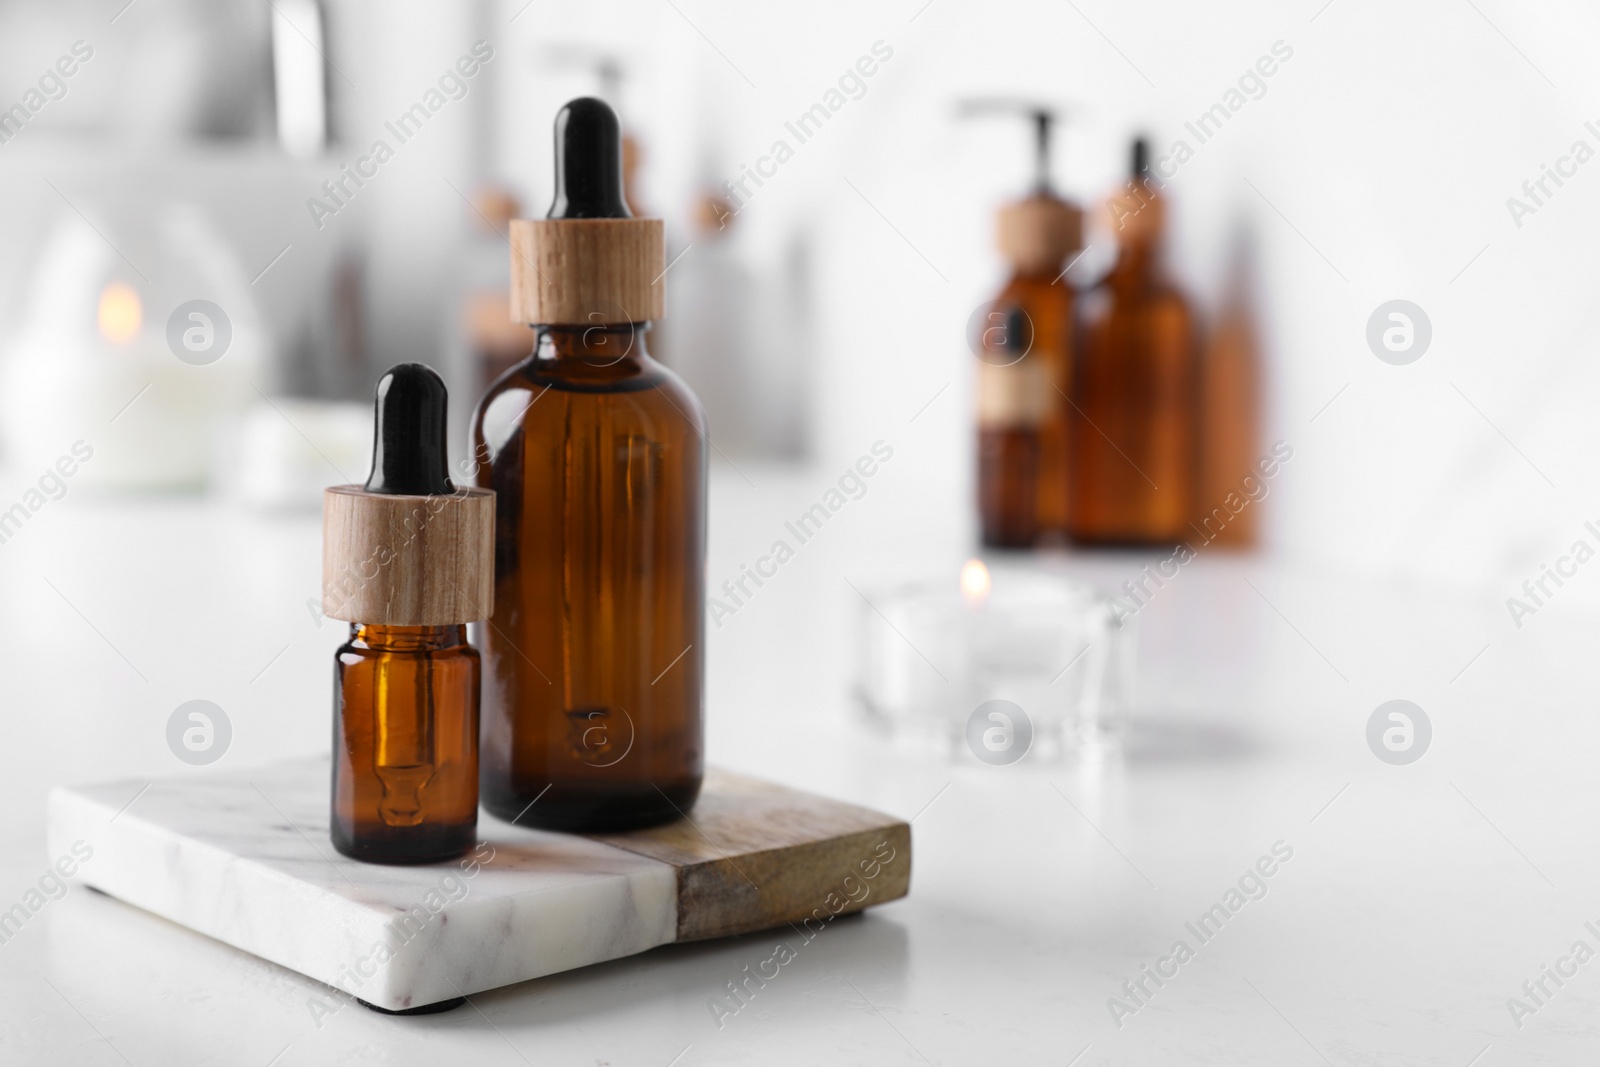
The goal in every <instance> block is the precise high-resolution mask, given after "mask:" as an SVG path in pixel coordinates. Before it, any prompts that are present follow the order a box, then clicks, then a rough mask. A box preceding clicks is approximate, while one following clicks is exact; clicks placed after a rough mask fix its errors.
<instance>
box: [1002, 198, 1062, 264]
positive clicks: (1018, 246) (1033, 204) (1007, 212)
mask: <svg viewBox="0 0 1600 1067" xmlns="http://www.w3.org/2000/svg"><path fill="white" fill-rule="evenodd" d="M995 243H996V244H997V245H998V246H999V248H1000V254H1001V255H1003V256H1005V257H1006V258H1007V259H1008V260H1010V261H1011V265H1012V266H1013V267H1015V268H1016V269H1017V270H1018V271H1019V272H1021V273H1024V274H1043V273H1047V272H1054V271H1056V270H1059V269H1060V267H1061V264H1062V263H1064V262H1065V261H1066V258H1067V257H1068V256H1070V255H1072V253H1074V252H1076V251H1077V250H1078V249H1080V248H1082V247H1083V212H1081V211H1079V210H1078V209H1077V208H1075V207H1073V206H1072V205H1071V204H1069V203H1067V202H1066V201H1065V200H1058V199H1056V198H1055V197H1053V196H1030V197H1028V198H1027V199H1026V200H1018V201H1016V202H1014V203H1010V204H1007V205H1006V206H1005V207H1003V208H1001V209H1000V218H999V228H998V232H997V234H996V242H995Z"/></svg>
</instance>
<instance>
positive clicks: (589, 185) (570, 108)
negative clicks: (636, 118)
mask: <svg viewBox="0 0 1600 1067" xmlns="http://www.w3.org/2000/svg"><path fill="white" fill-rule="evenodd" d="M548 217H549V218H552V219H630V218H632V217H633V214H632V212H630V211H629V210H628V204H627V202H626V201H625V200H623V198H622V124H621V123H620V122H618V121H617V113H616V112H615V111H612V110H611V107H610V105H608V104H607V103H606V102H605V101H604V100H597V99H596V98H594V97H592V96H580V97H578V98H577V99H576V100H569V101H568V102H567V105H566V106H565V107H563V108H562V109H561V110H560V111H558V112H556V196H555V199H554V200H553V201H552V202H551V204H550V214H549V216H548Z"/></svg>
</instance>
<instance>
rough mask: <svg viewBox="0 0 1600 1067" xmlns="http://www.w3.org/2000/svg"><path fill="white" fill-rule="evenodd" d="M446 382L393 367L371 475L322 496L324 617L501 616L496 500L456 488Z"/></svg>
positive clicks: (377, 424)
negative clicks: (362, 482) (362, 481)
mask: <svg viewBox="0 0 1600 1067" xmlns="http://www.w3.org/2000/svg"><path fill="white" fill-rule="evenodd" d="M448 399H449V396H448V394H447V392H446V391H445V387H444V382H443V381H442V380H440V378H439V376H438V375H437V374H435V373H434V372H433V370H432V369H430V368H428V367H425V366H423V365H422V364H420V363H402V364H400V365H399V366H397V367H391V368H390V369H389V371H388V372H387V373H386V374H384V376H383V377H382V378H380V379H379V380H378V387H377V390H376V393H375V396H374V405H373V407H374V413H373V425H374V438H373V451H372V473H371V474H370V475H369V476H368V478H367V482H366V484H365V485H335V486H330V487H329V488H327V489H324V490H323V491H322V611H323V614H325V615H327V616H328V617H330V618H334V619H343V620H345V621H346V622H356V623H366V624H376V625H382V626H447V625H451V624H454V623H462V622H470V621H472V620H474V619H483V618H487V617H488V615H489V613H490V612H491V611H493V610H494V492H493V491H492V490H489V489H468V488H464V487H463V488H458V487H456V486H455V485H453V484H452V483H451V481H450V474H449V460H448V453H447V450H446V447H445V443H446V440H447V436H446V435H447V425H446V415H445V412H446V409H447V401H448Z"/></svg>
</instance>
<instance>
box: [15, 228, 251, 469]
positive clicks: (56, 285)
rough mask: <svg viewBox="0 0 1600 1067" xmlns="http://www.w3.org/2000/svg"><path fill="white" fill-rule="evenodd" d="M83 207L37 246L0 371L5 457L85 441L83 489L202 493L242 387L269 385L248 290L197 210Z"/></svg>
mask: <svg viewBox="0 0 1600 1067" xmlns="http://www.w3.org/2000/svg"><path fill="white" fill-rule="evenodd" d="M83 203H84V213H83V214H79V213H78V212H76V211H73V212H63V213H62V215H61V216H60V219H59V221H58V223H57V224H56V226H55V228H54V229H53V230H52V231H51V233H50V235H49V236H48V237H47V238H46V240H45V243H44V245H43V247H42V249H41V250H40V252H39V254H38V256H37V259H36V264H37V265H36V267H35V268H34V270H33V276H32V279H31V284H30V287H29V291H28V296H27V301H26V304H25V305H24V311H23V323H22V326H21V329H20V330H19V331H18V334H17V336H16V339H15V340H14V342H13V343H12V344H11V345H10V346H9V349H8V351H7V353H6V358H5V360H4V365H3V368H0V436H3V441H4V445H5V453H6V462H7V463H8V464H10V465H23V464H26V465H31V464H32V463H33V462H34V460H35V459H36V458H37V457H38V454H39V453H41V452H43V453H48V456H49V458H53V457H54V455H56V454H57V453H59V452H60V451H63V450H64V449H65V447H66V445H67V444H70V443H71V441H72V440H73V439H74V438H82V439H84V440H85V441H87V442H88V443H89V445H90V446H91V447H93V448H94V449H95V459H94V462H92V463H86V464H84V466H83V470H82V473H80V474H79V475H78V477H77V479H76V480H77V481H78V482H80V483H97V484H99V485H101V486H103V487H108V488H112V489H116V490H119V491H174V490H192V489H198V488H201V487H202V486H204V485H205V483H206V482H207V480H208V478H209V476H210V475H211V473H212V469H211V468H212V459H213V450H214V448H215V447H216V444H217V438H218V434H219V431H220V430H221V429H222V428H223V427H224V425H225V423H226V422H228V421H229V419H230V418H231V417H234V416H236V415H237V413H238V412H240V411H241V410H242V409H243V408H244V407H245V405H246V404H247V403H248V401H249V400H251V399H253V398H254V397H255V395H256V394H255V392H254V391H253V387H252V382H259V383H261V384H262V385H263V387H270V385H269V383H267V382H266V381H264V380H263V378H262V377H261V374H262V369H263V364H264V363H265V362H266V360H265V356H266V354H267V347H268V342H267V338H266V334H265V331H264V329H263V327H262V324H261V320H260V316H259V314H258V312H257V309H256V305H255V301H254V300H253V299H252V297H251V295H250V286H249V282H248V280H247V279H246V277H245V275H244V272H243V270H242V268H241V267H240V266H239V263H238V260H237V258H236V257H235V255H234V253H233V251H232V250H231V249H230V248H229V247H228V246H227V244H226V243H225V242H224V241H223V240H222V238H221V237H220V236H219V235H218V234H217V233H216V231H215V230H214V229H213V227H212V226H211V225H210V223H209V222H208V221H207V220H206V218H205V217H204V216H203V215H202V213H201V212H200V210H199V209H198V208H197V207H194V206H192V205H189V204H182V203H169V204H163V205H157V206H155V207H154V208H151V207H148V206H141V207H133V206H126V205H125V206H124V207H123V208H122V209H121V210H110V209H109V208H108V207H107V206H106V205H104V204H93V203H90V202H89V201H87V200H85V201H84V202H83ZM91 217H92V218H93V219H94V220H95V221H94V222H91V221H90V218H91ZM102 445H104V447H102Z"/></svg>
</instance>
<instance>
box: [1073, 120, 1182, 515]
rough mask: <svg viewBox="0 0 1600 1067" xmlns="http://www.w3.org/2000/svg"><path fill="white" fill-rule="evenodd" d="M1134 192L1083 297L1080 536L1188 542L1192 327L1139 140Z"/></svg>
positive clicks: (1077, 433) (1076, 473)
mask: <svg viewBox="0 0 1600 1067" xmlns="http://www.w3.org/2000/svg"><path fill="white" fill-rule="evenodd" d="M1130 189H1131V190H1132V191H1131V192H1130V193H1129V194H1128V195H1127V196H1124V197H1122V198H1119V199H1118V200H1117V201H1114V202H1113V207H1112V212H1111V217H1112V220H1113V229H1114V230H1116V231H1117V235H1118V239H1119V241H1120V242H1121V244H1120V248H1119V251H1118V256H1117V261H1116V264H1115V266H1113V267H1112V269H1111V273H1110V274H1109V275H1108V276H1107V277H1106V278H1105V279H1104V280H1103V281H1102V282H1101V283H1100V284H1099V285H1098V286H1096V287H1095V288H1094V289H1092V290H1090V291H1089V292H1088V293H1086V294H1085V295H1084V299H1083V320H1082V321H1083V341H1082V348H1081V352H1080V358H1079V362H1078V368H1077V374H1076V375H1075V382H1074V387H1075V390H1074V391H1075V397H1076V410H1075V411H1074V412H1073V419H1072V469H1073V476H1072V479H1071V488H1072V520H1071V521H1072V535H1073V539H1074V540H1076V541H1079V542H1082V543H1087V544H1111V545H1164V544H1176V543H1178V542H1179V541H1183V540H1185V539H1187V538H1188V537H1189V525H1188V524H1189V520H1190V518H1191V507H1192V500H1193V497H1194V481H1195V477H1196V464H1197V456H1196V439H1195V388H1196V382H1195V327H1194V320H1193V315H1192V314H1191V312H1190V310H1189V304H1188V302H1187V301H1186V300H1185V299H1184V297H1183V295H1182V294H1181V293H1179V292H1178V290H1177V289H1176V288H1175V287H1173V286H1172V285H1171V284H1170V283H1169V282H1168V281H1167V280H1166V278H1165V276H1164V274H1163V272H1162V269H1161V262H1160V249H1161V233H1162V221H1163V211H1164V202H1163V200H1162V197H1161V195H1160V193H1159V192H1158V191H1157V188H1156V185H1155V183H1154V182H1153V181H1152V180H1151V179H1150V178H1149V177H1148V174H1147V172H1146V168H1145V160H1144V153H1143V144H1142V143H1141V144H1140V145H1139V146H1137V147H1136V149H1135V159H1134V180H1133V183H1132V184H1131V185H1130Z"/></svg>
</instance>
